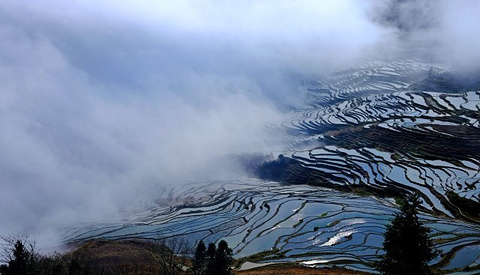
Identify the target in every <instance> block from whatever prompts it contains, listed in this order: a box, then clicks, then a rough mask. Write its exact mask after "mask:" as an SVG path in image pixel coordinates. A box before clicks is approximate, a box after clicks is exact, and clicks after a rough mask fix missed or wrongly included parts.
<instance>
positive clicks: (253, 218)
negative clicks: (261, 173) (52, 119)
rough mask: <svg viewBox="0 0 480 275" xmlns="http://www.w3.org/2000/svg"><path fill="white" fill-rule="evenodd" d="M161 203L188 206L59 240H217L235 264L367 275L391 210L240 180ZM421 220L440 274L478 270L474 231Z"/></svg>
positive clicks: (478, 237) (359, 199)
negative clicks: (250, 261) (251, 260)
mask: <svg viewBox="0 0 480 275" xmlns="http://www.w3.org/2000/svg"><path fill="white" fill-rule="evenodd" d="M168 196H169V197H170V200H171V199H172V197H173V198H177V197H178V198H187V201H190V202H193V201H194V202H195V203H194V204H192V205H189V206H188V205H186V204H185V203H180V204H178V205H176V206H169V207H158V206H152V208H150V209H149V211H147V212H144V213H137V216H138V217H139V218H138V219H137V220H136V221H134V222H131V223H128V224H115V225H112V224H107V225H104V226H100V225H98V224H95V225H93V226H91V227H88V226H85V227H82V228H80V229H75V230H73V229H71V230H69V231H67V232H66V233H65V239H66V241H72V240H76V241H81V240H88V239H92V238H110V239H124V238H140V239H155V238H159V237H162V238H165V237H173V236H177V237H178V236H181V237H183V238H186V239H187V240H190V242H192V243H193V242H196V241H198V240H200V239H202V240H204V241H205V242H215V241H218V240H220V239H224V240H226V241H227V242H228V243H229V245H230V246H231V247H232V248H233V250H234V253H235V256H236V257H243V256H248V255H252V254H255V253H259V252H263V251H265V250H267V251H270V252H271V253H267V255H266V256H265V257H264V258H263V259H262V260H263V261H267V262H276V261H278V262H285V261H289V262H302V263H304V264H306V265H309V266H317V267H322V266H325V265H331V264H336V265H338V266H345V267H349V268H354V269H358V270H365V271H370V270H371V269H372V268H371V263H372V262H373V261H375V260H376V259H377V256H378V255H379V254H381V253H382V252H381V247H382V242H383V233H384V231H385V225H386V224H387V223H388V221H389V219H391V218H392V215H393V213H395V212H396V211H397V210H398V209H397V207H396V206H395V204H394V202H393V200H392V199H379V198H375V197H364V196H357V195H352V194H347V193H344V192H338V191H332V190H329V189H322V188H319V187H314V186H306V185H299V186H292V185H290V186H285V185H280V184H278V183H273V182H269V183H266V182H262V181H255V180H247V179H246V180H242V181H239V182H229V183H212V184H208V185H207V184H192V185H188V186H183V187H181V188H177V189H172V190H171V192H169V194H168ZM421 218H422V220H423V221H424V222H425V223H426V224H427V225H428V226H429V227H430V228H432V230H433V231H432V233H433V236H434V239H435V240H436V241H437V247H438V248H439V249H441V250H442V252H443V253H444V256H445V257H444V258H442V257H439V258H437V259H435V260H434V262H435V263H437V264H438V265H439V266H441V267H442V268H444V269H446V270H448V269H450V270H453V269H458V268H463V267H465V266H468V265H473V266H472V268H473V267H474V266H476V265H478V264H479V263H480V261H479V257H480V249H478V247H479V246H480V229H479V228H478V226H477V225H474V224H470V223H466V222H460V221H457V220H454V219H449V218H445V217H443V218H439V217H435V216H432V215H428V214H424V215H422V217H421ZM449 252H455V253H451V254H448V253H449ZM464 254H468V255H469V257H464V256H462V255H464ZM477 272H478V270H477ZM472 274H474V273H472Z"/></svg>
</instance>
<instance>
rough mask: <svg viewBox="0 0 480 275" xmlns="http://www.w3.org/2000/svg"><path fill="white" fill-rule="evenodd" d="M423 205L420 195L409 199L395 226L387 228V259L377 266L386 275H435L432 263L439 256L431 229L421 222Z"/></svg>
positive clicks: (384, 245)
mask: <svg viewBox="0 0 480 275" xmlns="http://www.w3.org/2000/svg"><path fill="white" fill-rule="evenodd" d="M419 205H420V197H419V195H418V194H415V195H411V196H409V197H408V198H407V199H406V200H404V202H403V203H402V205H401V212H400V213H397V214H395V217H394V219H393V220H392V222H391V224H389V225H387V231H386V232H385V240H384V242H383V249H384V251H385V255H383V256H382V260H381V261H380V262H379V263H378V266H377V268H378V270H379V271H380V272H381V273H382V274H386V275H404V274H409V275H428V274H432V271H431V269H430V267H429V266H428V262H429V261H431V260H433V259H434V258H435V257H436V256H437V255H438V254H439V252H438V251H437V250H436V249H435V248H434V246H433V243H432V241H431V240H430V238H429V236H428V234H429V233H430V229H429V228H427V227H425V226H423V225H422V224H421V222H420V220H419V219H418V212H417V208H418V207H419Z"/></svg>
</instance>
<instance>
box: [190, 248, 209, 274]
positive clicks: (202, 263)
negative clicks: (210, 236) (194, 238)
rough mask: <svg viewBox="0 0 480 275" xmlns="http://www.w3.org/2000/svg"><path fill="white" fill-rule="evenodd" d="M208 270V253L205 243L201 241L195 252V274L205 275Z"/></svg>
mask: <svg viewBox="0 0 480 275" xmlns="http://www.w3.org/2000/svg"><path fill="white" fill-rule="evenodd" d="M205 269H206V251H205V243H204V242H203V241H200V242H199V243H198V246H197V249H196V250H195V257H194V259H193V274H195V275H202V274H205Z"/></svg>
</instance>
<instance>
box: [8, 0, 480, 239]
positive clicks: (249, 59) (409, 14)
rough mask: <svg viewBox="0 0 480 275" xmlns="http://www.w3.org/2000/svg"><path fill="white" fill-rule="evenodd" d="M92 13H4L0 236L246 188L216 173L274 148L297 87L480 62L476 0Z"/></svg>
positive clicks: (69, 6)
mask: <svg viewBox="0 0 480 275" xmlns="http://www.w3.org/2000/svg"><path fill="white" fill-rule="evenodd" d="M98 2H100V3H98ZM98 2H97V1H68V2H65V1H59V0H45V1H35V2H33V3H32V2H31V1H23V0H20V1H19V0H15V1H13V0H5V1H2V3H1V4H0V39H1V41H2V43H0V81H1V83H2V85H1V86H0V127H1V132H2V134H1V135H0V152H1V155H0V184H1V192H0V221H1V223H0V224H1V225H0V234H10V233H18V232H38V231H42V229H52V228H55V227H56V226H62V225H65V224H73V223H80V222H84V221H92V220H95V219H98V218H101V217H104V215H115V214H118V213H119V212H118V211H119V209H122V208H123V207H125V206H128V205H129V204H131V203H133V202H135V201H138V200H141V199H142V198H145V197H147V195H151V194H155V192H156V191H155V190H159V189H161V187H162V186H164V185H167V184H171V183H172V182H187V181H194V180H196V179H197V180H198V179H225V178H230V177H238V176H240V175H242V171H241V169H240V168H239V167H234V166H232V165H227V164H223V163H221V162H218V161H216V160H218V158H222V157H225V156H228V155H231V154H241V153H253V152H271V151H272V150H276V149H277V148H281V147H282V144H281V143H279V139H278V138H277V136H278V135H280V133H279V132H276V131H273V130H272V127H269V126H271V125H274V126H275V125H279V123H280V122H281V121H282V119H283V114H284V113H285V111H286V110H287V109H289V108H291V107H296V106H301V105H302V104H303V98H302V95H303V93H304V91H303V89H302V88H301V85H300V83H301V81H302V80H304V79H312V78H314V77H317V76H319V75H322V74H326V73H329V72H332V71H334V70H336V69H338V68H342V67H347V66H352V65H355V64H358V63H361V62H365V61H368V60H371V59H380V60H382V59H392V58H407V57H409V55H407V54H411V53H412V52H413V51H414V52H415V57H416V58H427V59H431V60H435V61H439V62H445V63H448V64H452V66H459V67H462V68H463V67H465V68H472V67H475V66H478V64H479V61H480V52H479V51H478V48H480V38H478V35H477V34H478V28H479V27H478V26H480V22H479V19H478V14H480V3H478V1H383V2H379V1H362V0H358V1H355V0H350V1H348V0H347V1H307V0H305V1H286V0H285V1H242V2H236V1H209V2H203V3H201V2H199V1H174V2H172V1H153V0H152V1H148V0H143V1H135V3H133V2H130V1H113V0H103V1H98ZM427 15H428V16H427ZM412 49H414V50H413V51H412ZM417 50H418V52H417ZM273 128H274V127H273ZM277 131H280V130H277Z"/></svg>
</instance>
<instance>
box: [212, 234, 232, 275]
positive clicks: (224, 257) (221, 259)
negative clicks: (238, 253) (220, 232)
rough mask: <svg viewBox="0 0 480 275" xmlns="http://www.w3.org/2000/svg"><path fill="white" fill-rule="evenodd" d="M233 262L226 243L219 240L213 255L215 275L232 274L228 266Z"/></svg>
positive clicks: (230, 251)
mask: <svg viewBox="0 0 480 275" xmlns="http://www.w3.org/2000/svg"><path fill="white" fill-rule="evenodd" d="M232 262H233V257H232V250H231V249H230V248H229V247H228V243H227V242H226V241H224V240H221V241H220V243H218V248H217V251H216V253H215V263H216V264H215V267H216V269H217V270H216V271H217V272H216V274H218V275H230V274H231V273H232V269H231V268H230V265H231V264H232Z"/></svg>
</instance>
